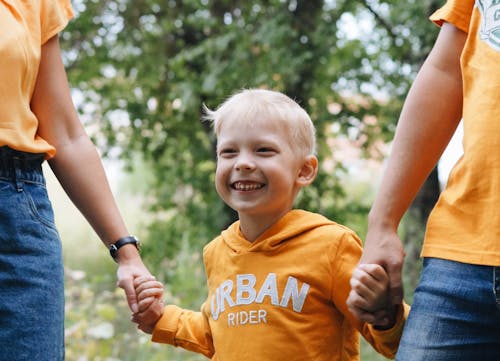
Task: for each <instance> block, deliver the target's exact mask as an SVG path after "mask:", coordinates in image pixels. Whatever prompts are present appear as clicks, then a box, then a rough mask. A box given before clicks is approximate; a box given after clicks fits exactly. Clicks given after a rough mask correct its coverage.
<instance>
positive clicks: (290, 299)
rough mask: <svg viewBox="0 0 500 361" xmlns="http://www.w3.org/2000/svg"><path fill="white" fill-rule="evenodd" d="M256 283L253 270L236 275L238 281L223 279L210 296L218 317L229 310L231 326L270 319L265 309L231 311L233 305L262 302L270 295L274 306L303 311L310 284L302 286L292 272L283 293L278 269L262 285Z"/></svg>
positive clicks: (228, 315) (212, 309) (214, 313)
mask: <svg viewBox="0 0 500 361" xmlns="http://www.w3.org/2000/svg"><path fill="white" fill-rule="evenodd" d="M256 283H257V278H256V276H255V275H253V274H251V273H246V274H241V275H236V280H235V281H234V282H233V280H226V281H224V282H222V283H221V284H220V285H219V286H218V287H217V288H216V289H215V294H214V295H213V296H212V298H211V300H210V310H211V314H212V318H213V319H214V321H217V320H218V319H219V317H220V315H221V314H222V313H224V312H225V311H227V312H228V314H227V322H228V326H240V325H245V324H260V323H267V312H266V311H265V310H263V309H253V310H246V311H238V312H233V311H231V308H233V307H236V306H241V305H252V304H262V303H263V302H264V300H266V299H267V300H269V303H270V304H272V305H273V306H277V307H283V308H288V307H289V306H291V308H292V310H293V311H295V312H301V311H302V307H303V306H304V302H305V300H306V297H307V294H308V293H309V288H310V286H309V284H307V283H305V282H304V283H302V285H301V286H300V287H299V281H298V280H297V279H296V278H295V277H292V276H288V278H287V281H286V285H285V288H284V289H283V292H282V293H281V294H280V293H279V290H278V285H277V276H276V273H269V274H268V275H267V276H266V279H265V280H264V282H263V283H262V286H260V288H256V287H255V285H256ZM233 291H234V292H233ZM232 294H234V297H233V296H232Z"/></svg>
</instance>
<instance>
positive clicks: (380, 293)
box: [347, 264, 397, 329]
mask: <svg viewBox="0 0 500 361" xmlns="http://www.w3.org/2000/svg"><path fill="white" fill-rule="evenodd" d="M350 283H351V292H350V293H349V297H348V298H347V306H348V308H349V311H351V313H352V314H353V315H355V316H356V317H357V318H359V319H360V320H362V321H364V322H368V323H371V324H373V325H375V326H378V327H380V328H384V329H388V328H391V327H392V326H393V325H394V323H395V319H396V310H397V308H395V307H393V305H392V304H391V302H390V301H391V300H390V295H389V277H388V275H387V273H386V272H385V270H384V269H383V268H382V267H381V266H379V265H377V264H360V265H358V267H356V269H355V270H354V271H353V274H352V278H351V282H350Z"/></svg>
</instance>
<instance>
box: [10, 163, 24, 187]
mask: <svg viewBox="0 0 500 361" xmlns="http://www.w3.org/2000/svg"><path fill="white" fill-rule="evenodd" d="M12 165H13V167H14V181H15V183H16V189H17V191H18V192H22V191H23V185H24V184H23V182H22V180H21V179H22V174H21V159H19V157H16V156H14V157H12Z"/></svg>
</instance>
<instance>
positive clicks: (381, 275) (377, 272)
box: [357, 263, 389, 284]
mask: <svg viewBox="0 0 500 361" xmlns="http://www.w3.org/2000/svg"><path fill="white" fill-rule="evenodd" d="M357 268H358V269H361V270H363V271H365V272H366V273H368V274H369V275H370V276H371V277H373V278H374V279H375V280H376V281H378V282H380V283H384V284H389V276H388V275H387V272H386V271H385V269H384V268H383V267H382V266H380V265H378V264H373V263H363V264H359V265H358V266H357Z"/></svg>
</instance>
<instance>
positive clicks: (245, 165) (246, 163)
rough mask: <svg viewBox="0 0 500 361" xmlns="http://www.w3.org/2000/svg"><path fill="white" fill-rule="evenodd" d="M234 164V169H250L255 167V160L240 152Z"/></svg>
mask: <svg viewBox="0 0 500 361" xmlns="http://www.w3.org/2000/svg"><path fill="white" fill-rule="evenodd" d="M234 166H235V168H236V170H251V169H254V168H255V162H254V160H253V159H252V157H250V156H249V155H245V154H240V156H239V157H238V159H237V160H236V163H235V165H234Z"/></svg>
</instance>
